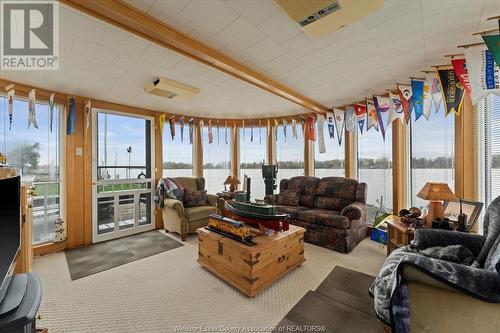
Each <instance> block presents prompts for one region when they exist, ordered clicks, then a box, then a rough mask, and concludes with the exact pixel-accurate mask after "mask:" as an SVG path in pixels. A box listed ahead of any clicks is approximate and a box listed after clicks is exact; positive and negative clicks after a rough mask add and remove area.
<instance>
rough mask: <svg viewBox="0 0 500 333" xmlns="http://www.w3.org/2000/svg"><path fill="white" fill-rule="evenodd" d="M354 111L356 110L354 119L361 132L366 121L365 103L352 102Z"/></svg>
mask: <svg viewBox="0 0 500 333" xmlns="http://www.w3.org/2000/svg"><path fill="white" fill-rule="evenodd" d="M354 112H356V120H357V121H358V127H359V132H360V133H361V134H363V129H364V127H365V121H366V104H365V105H363V104H358V103H356V104H354Z"/></svg>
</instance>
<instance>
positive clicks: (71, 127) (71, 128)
mask: <svg viewBox="0 0 500 333" xmlns="http://www.w3.org/2000/svg"><path fill="white" fill-rule="evenodd" d="M75 125H76V109H75V98H74V97H71V98H70V99H69V106H68V118H67V120H66V134H67V135H73V134H74V133H75Z"/></svg>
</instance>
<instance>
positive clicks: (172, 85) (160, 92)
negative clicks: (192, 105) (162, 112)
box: [144, 77, 200, 100]
mask: <svg viewBox="0 0 500 333" xmlns="http://www.w3.org/2000/svg"><path fill="white" fill-rule="evenodd" d="M144 91H146V92H147V93H149V94H153V95H157V96H161V97H166V98H168V99H176V100H188V99H191V98H193V97H194V96H196V95H198V94H199V93H200V89H198V88H195V87H192V86H188V85H187V84H184V83H180V82H177V81H173V80H168V79H165V78H163V77H159V78H157V79H156V80H154V81H153V82H151V83H148V84H147V85H146V86H145V87H144Z"/></svg>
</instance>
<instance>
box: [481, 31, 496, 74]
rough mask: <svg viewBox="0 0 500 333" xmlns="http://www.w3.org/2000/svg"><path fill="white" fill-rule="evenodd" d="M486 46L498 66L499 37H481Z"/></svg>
mask: <svg viewBox="0 0 500 333" xmlns="http://www.w3.org/2000/svg"><path fill="white" fill-rule="evenodd" d="M482 37H483V40H484V42H485V43H486V46H487V47H488V49H489V50H490V51H491V54H492V56H493V59H495V62H496V63H497V65H498V66H500V35H483V36H482Z"/></svg>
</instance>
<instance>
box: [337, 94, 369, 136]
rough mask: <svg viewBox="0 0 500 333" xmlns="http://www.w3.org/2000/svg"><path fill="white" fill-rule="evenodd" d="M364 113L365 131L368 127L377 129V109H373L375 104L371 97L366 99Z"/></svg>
mask: <svg viewBox="0 0 500 333" xmlns="http://www.w3.org/2000/svg"><path fill="white" fill-rule="evenodd" d="M366 114H367V126H366V127H367V128H366V131H369V130H370V128H372V127H373V128H375V129H376V130H377V131H378V117H377V110H376V109H375V104H374V103H373V100H371V99H367V100H366ZM337 132H338V131H337Z"/></svg>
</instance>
